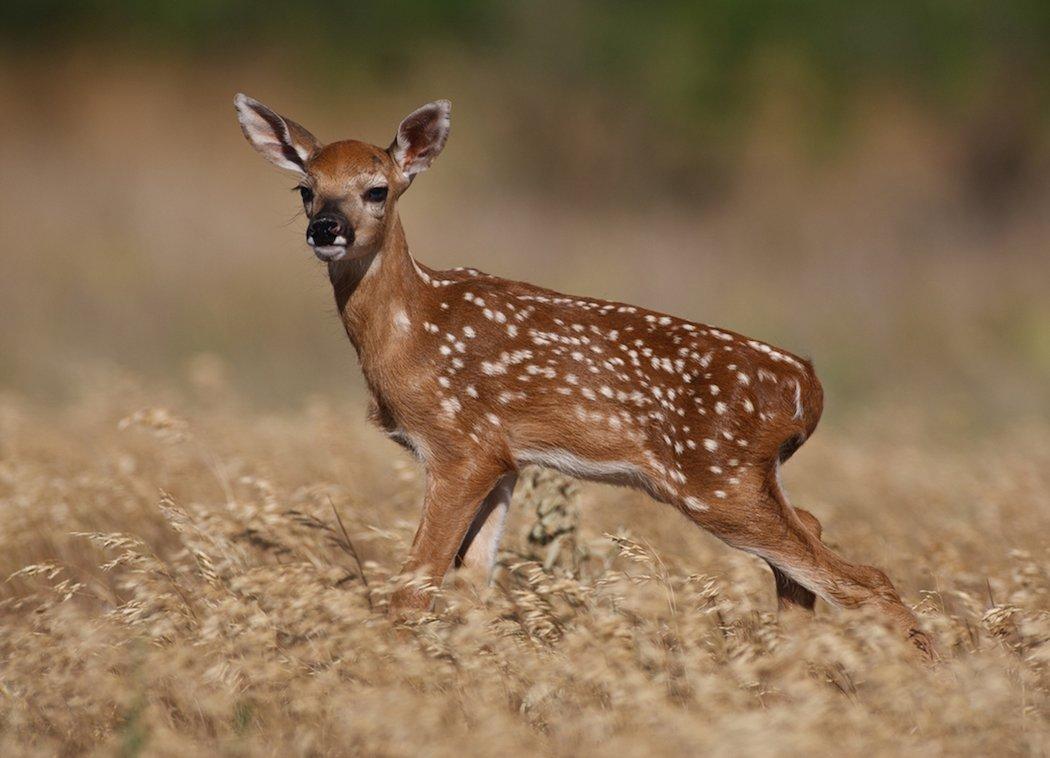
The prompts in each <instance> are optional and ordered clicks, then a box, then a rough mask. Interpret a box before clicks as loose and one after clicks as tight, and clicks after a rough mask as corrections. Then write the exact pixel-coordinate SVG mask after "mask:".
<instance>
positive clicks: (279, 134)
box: [233, 93, 321, 176]
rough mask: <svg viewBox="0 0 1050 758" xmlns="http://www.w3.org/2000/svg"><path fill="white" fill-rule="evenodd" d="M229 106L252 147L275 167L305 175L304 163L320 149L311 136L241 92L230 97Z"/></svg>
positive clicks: (315, 139) (287, 119)
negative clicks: (231, 106)
mask: <svg viewBox="0 0 1050 758" xmlns="http://www.w3.org/2000/svg"><path fill="white" fill-rule="evenodd" d="M233 104H234V107H236V109H237V121H239V122H240V124H241V131H242V132H244V136H245V137H246V138H247V139H248V142H250V143H251V145H252V147H254V148H255V149H256V150H258V151H259V152H260V153H262V155H263V157H264V158H266V160H268V161H270V163H272V164H273V165H275V166H277V168H283V169H284V170H285V171H292V172H295V173H297V174H300V175H302V176H305V175H306V162H307V161H308V160H310V158H311V156H313V154H314V153H315V152H317V151H318V150H319V149H320V147H321V144H320V143H319V142H318V141H317V138H316V137H314V135H312V134H310V132H308V131H307V130H306V129H304V128H303V127H301V126H299V124H297V123H295V122H294V121H292V120H291V119H290V118H285V117H284V116H281V115H279V114H277V113H275V112H274V111H272V110H270V109H269V108H267V107H266V106H265V105H263V104H262V103H260V102H259V101H258V100H255V99H254V98H251V97H248V96H247V95H245V94H243V93H238V94H237V97H235V98H233Z"/></svg>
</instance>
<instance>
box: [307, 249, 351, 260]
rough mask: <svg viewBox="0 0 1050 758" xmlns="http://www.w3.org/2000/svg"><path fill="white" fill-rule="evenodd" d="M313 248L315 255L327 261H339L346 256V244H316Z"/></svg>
mask: <svg viewBox="0 0 1050 758" xmlns="http://www.w3.org/2000/svg"><path fill="white" fill-rule="evenodd" d="M313 250H314V255H316V256H317V257H318V259H320V260H322V261H324V262H325V263H330V262H331V261H338V260H340V259H342V258H345V257H346V246H345V245H315V246H314V249H313Z"/></svg>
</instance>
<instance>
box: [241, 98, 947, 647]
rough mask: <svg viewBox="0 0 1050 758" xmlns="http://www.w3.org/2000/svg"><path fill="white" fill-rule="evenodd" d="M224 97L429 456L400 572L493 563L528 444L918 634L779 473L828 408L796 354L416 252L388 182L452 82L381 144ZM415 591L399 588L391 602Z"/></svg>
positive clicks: (401, 184)
mask: <svg viewBox="0 0 1050 758" xmlns="http://www.w3.org/2000/svg"><path fill="white" fill-rule="evenodd" d="M235 104H236V108H237V115H238V118H239V120H240V124H241V128H242V130H243V131H244V134H245V136H246V137H247V138H248V141H249V142H250V143H251V144H252V145H253V146H254V147H255V148H256V150H258V151H259V152H260V153H262V154H263V155H264V156H265V157H266V158H267V159H268V160H270V161H271V162H272V163H274V164H275V165H277V166H278V167H280V168H282V169H285V170H287V171H290V172H292V173H294V174H295V175H296V176H297V177H298V179H299V191H300V193H301V194H302V200H303V206H304V208H305V211H306V215H307V217H308V219H309V223H308V226H307V229H306V240H307V242H308V243H309V245H310V246H311V247H312V248H313V251H314V253H315V254H316V255H317V257H318V258H320V259H321V260H322V261H324V262H325V263H327V266H328V276H329V278H330V280H331V282H332V286H333V287H334V289H335V299H336V303H337V305H338V308H339V313H340V316H341V318H342V321H343V325H344V326H345V328H346V333H347V335H348V336H349V337H350V341H351V342H352V343H353V345H354V348H355V349H356V350H357V355H358V358H359V360H360V363H361V369H362V371H363V372H364V376H365V381H366V382H367V383H368V387H369V389H370V390H371V392H372V399H373V402H372V409H371V417H372V419H373V420H374V421H375V422H376V423H377V424H378V425H379V426H380V427H382V428H383V429H384V430H385V431H386V432H387V433H388V434H389V435H390V436H391V437H392V438H393V439H395V440H396V441H398V442H399V443H401V444H402V445H404V446H405V447H407V448H408V449H409V450H410V451H412V453H414V454H415V456H416V457H417V458H418V459H419V460H420V461H422V463H423V465H424V466H425V469H426V494H425V498H424V503H423V515H422V519H421V521H420V524H419V529H418V531H417V532H416V535H415V539H414V540H413V542H412V549H411V552H410V555H409V557H408V560H407V562H406V564H405V567H404V570H405V572H406V573H407V572H424V573H425V575H426V576H428V577H429V578H430V581H431V582H433V583H438V582H440V581H441V579H442V578H443V577H444V575H445V573H446V571H447V570H448V569H449V567H450V566H451V565H452V564H453V562H456V561H459V562H461V563H463V564H465V565H467V566H470V567H473V568H474V569H475V570H476V571H479V572H481V573H487V572H489V571H490V570H491V568H492V565H493V562H494V560H495V555H496V546H497V543H498V540H499V537H500V532H501V529H502V525H503V520H504V518H505V516H506V513H507V508H508V505H509V502H510V497H511V492H512V490H513V488H514V482H515V478H516V472H517V470H518V469H519V467H521V466H523V465H525V464H528V463H535V464H539V465H541V466H548V467H551V468H555V469H558V470H560V471H562V472H564V473H566V474H569V475H571V476H575V477H581V478H585V479H593V480H597V481H602V482H612V483H615V484H622V485H627V486H631V487H637V488H639V489H642V490H644V491H645V492H647V493H648V494H649V495H651V496H652V497H653V498H655V499H656V500H659V501H661V502H664V503H669V504H671V505H673V506H674V507H676V508H678V509H679V510H680V511H681V512H682V513H684V514H685V515H686V516H687V517H688V518H690V519H692V520H693V521H694V522H695V523H697V524H698V525H700V526H702V527H703V528H705V529H707V530H708V531H710V532H712V533H713V534H715V535H716V536H718V537H720V538H721V539H722V540H724V541H725V542H726V543H728V544H730V545H732V546H733V547H737V548H740V549H742V550H746V551H748V552H751V553H753V554H755V555H758V556H760V557H761V558H762V559H763V560H765V561H766V562H767V563H768V564H769V566H770V567H771V568H772V570H773V574H774V576H775V578H776V587H777V595H778V598H779V603H780V606H781V608H790V607H798V608H804V609H812V608H813V603H814V600H815V596H816V595H819V596H820V597H823V598H824V599H825V600H827V601H828V602H830V603H832V604H835V605H839V606H857V605H861V604H872V605H874V606H875V607H877V608H878V609H880V610H882V611H883V612H885V613H886V614H887V615H888V617H889V618H890V619H892V621H893V623H894V624H896V625H897V626H898V627H899V628H900V629H901V631H902V632H903V633H904V634H906V635H908V636H909V637H911V639H912V640H913V641H914V642H915V644H916V645H917V646H918V647H919V648H920V649H921V650H923V651H925V652H926V653H927V654H932V646H931V643H930V640H929V639H928V638H927V636H926V635H925V634H924V633H923V632H922V631H920V630H919V628H918V625H917V623H916V619H915V617H914V616H913V615H912V613H911V611H910V610H909V609H908V608H907V607H906V606H905V605H904V604H903V603H902V602H901V600H900V598H899V597H898V595H897V592H896V591H895V590H894V588H893V585H892V584H891V583H890V581H889V580H888V579H887V578H886V575H885V574H883V573H882V572H881V571H879V570H878V569H875V568H871V567H868V566H859V565H855V564H852V563H849V562H847V561H846V560H844V559H843V558H841V557H839V556H838V555H836V554H835V553H834V552H832V551H831V550H829V549H828V548H827V547H826V546H825V545H824V544H823V543H822V542H821V540H820V532H821V527H820V523H819V522H818V521H817V519H816V518H815V517H814V516H813V515H812V514H810V513H808V512H807V511H804V510H802V509H799V508H793V507H792V506H791V505H790V504H789V503H788V501H787V498H786V497H785V496H784V491H783V490H782V489H781V486H780V483H779V467H780V465H781V463H783V462H784V461H785V460H787V459H788V458H789V457H790V456H791V454H792V453H794V452H795V450H797V449H798V447H799V445H801V444H802V443H803V442H804V441H805V440H806V439H807V438H808V437H809V436H810V434H812V432H813V429H814V428H815V427H816V425H817V421H818V419H819V418H820V413H821V409H822V399H823V393H822V390H821V386H820V383H819V382H818V381H817V378H816V376H815V375H814V372H813V368H812V366H811V365H810V364H809V362H808V361H806V360H804V359H802V358H799V357H797V356H795V355H792V354H791V353H788V352H786V351H784V350H780V349H779V348H775V347H772V346H770V345H768V344H766V343H764V342H760V341H758V340H754V339H750V338H748V337H745V336H743V335H740V334H736V333H734V332H731V331H729V330H726V329H719V328H715V327H712V326H706V325H704V324H695V323H691V322H689V321H685V320H683V319H680V318H675V317H674V316H668V315H664V314H662V313H654V312H652V311H648V310H646V309H644V308H638V307H635V306H633V305H624V304H622V303H615V302H609V301H606V300H599V299H595V298H589V297H577V296H570V295H563V294H559V293H557V292H552V291H550V290H545V289H542V288H540V287H536V286H533V285H531V284H524V283H521V282H513V281H508V280H505V279H500V278H497V277H494V276H489V275H487V274H483V273H480V272H478V271H475V270H473V269H456V270H454V271H434V270H432V269H430V268H428V267H426V266H424V265H422V264H420V263H418V262H416V261H415V260H414V259H413V258H412V257H411V256H410V255H409V251H408V245H407V243H406V241H405V233H404V230H403V229H402V227H401V220H400V218H399V217H398V212H397V202H398V199H399V198H400V197H401V195H402V193H404V191H405V190H406V189H408V187H409V185H411V183H412V180H413V179H414V178H415V176H416V174H418V173H420V172H422V171H424V170H425V169H426V168H428V167H429V166H430V164H431V162H432V161H433V160H434V158H436V157H437V155H438V154H439V153H440V152H441V150H442V148H443V147H444V145H445V141H446V139H447V138H448V133H449V111H450V104H449V103H448V101H445V100H438V101H436V102H433V103H430V104H428V105H425V106H423V107H422V108H420V109H419V110H417V111H415V112H413V113H412V114H410V115H409V116H408V117H407V118H405V120H404V121H402V122H401V124H400V126H399V127H398V129H397V132H396V133H395V136H394V140H393V142H392V143H391V144H390V146H389V147H388V148H386V149H383V148H380V147H376V146H374V145H370V144H367V143H364V142H357V141H353V140H347V141H340V142H333V143H331V144H328V145H322V144H321V143H320V142H318V141H317V139H316V138H314V136H313V135H311V134H310V133H309V132H308V131H306V129H304V128H303V127H301V126H300V125H299V124H297V123H295V122H294V121H291V120H290V119H287V118H284V117H282V116H280V115H278V114H277V113H275V112H274V111H272V110H270V109H269V108H267V107H266V106H264V105H262V104H261V103H259V102H257V101H255V100H253V99H251V98H249V97H246V96H245V95H237V97H236V98H235ZM428 597H429V594H428V593H426V592H424V591H420V590H419V589H412V588H406V589H404V590H401V591H400V592H398V593H397V594H396V595H395V596H394V598H393V600H392V604H391V606H392V610H393V612H395V613H399V612H403V611H404V610H406V609H409V608H413V607H415V608H419V607H424V606H426V604H427V603H428V599H427V598H428Z"/></svg>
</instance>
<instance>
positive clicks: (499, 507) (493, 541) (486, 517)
mask: <svg viewBox="0 0 1050 758" xmlns="http://www.w3.org/2000/svg"><path fill="white" fill-rule="evenodd" d="M517 481H518V475H517V473H516V472H512V473H510V474H505V475H504V476H503V477H502V478H501V479H500V480H499V482H498V483H497V484H496V487H495V489H493V490H492V492H490V493H489V495H488V497H486V498H485V500H484V502H482V504H481V508H480V510H478V513H477V515H476V516H475V517H474V521H473V523H471V525H470V528H469V529H468V530H467V536H466V537H465V538H464V539H463V544H462V545H460V547H459V551H458V552H457V553H456V566H457V567H458V568H459V569H460V573H462V574H464V575H466V576H467V577H468V578H469V579H470V580H471V581H472V582H473V583H474V584H476V585H477V586H479V587H484V586H485V585H487V584H489V582H491V581H492V569H493V568H494V567H495V565H496V551H497V550H498V549H499V541H500V538H501V537H502V536H503V525H504V523H505V522H506V520H507V511H508V510H510V500H511V497H512V496H513V495H514V484H515V483H516V482H517Z"/></svg>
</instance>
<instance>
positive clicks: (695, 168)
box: [0, 0, 1050, 433]
mask: <svg viewBox="0 0 1050 758" xmlns="http://www.w3.org/2000/svg"><path fill="white" fill-rule="evenodd" d="M0 46H2V53H0V59H2V66H0V130H2V134H3V138H2V139H0V167H2V168H0V261H2V269H0V270H2V272H3V275H2V276H0V388H2V389H3V390H4V391H8V392H15V393H18V394H27V395H29V396H32V397H35V398H37V399H40V400H44V401H56V402H61V401H64V400H66V399H69V398H71V397H76V395H77V393H78V392H80V391H82V388H83V387H85V386H86V385H87V384H90V383H91V382H92V381H93V379H92V377H96V378H97V377H100V376H110V375H113V374H114V372H116V373H126V374H131V375H135V376H140V377H144V378H146V379H148V380H150V381H157V382H167V383H170V384H172V385H174V386H177V387H178V386H188V387H193V386H195V385H196V384H201V383H204V384H207V383H208V382H218V381H221V382H224V383H226V384H227V385H228V386H231V387H233V388H235V389H236V391H237V392H238V394H239V395H240V396H241V397H242V398H244V399H245V400H247V401H249V402H251V403H258V404H260V405H261V406H267V407H271V406H278V407H279V406H300V405H302V404H303V403H304V402H306V400H307V399H308V398H311V397H316V396H318V395H321V396H324V395H345V396H348V397H349V396H352V395H353V394H354V393H358V392H360V391H361V390H362V383H361V380H360V377H359V373H358V371H357V369H356V366H355V360H354V355H353V351H352V349H351V348H350V346H349V344H348V343H347V341H346V338H345V336H344V334H343V333H342V329H341V327H340V325H339V323H338V320H337V318H336V316H335V312H334V305H333V303H332V298H331V294H330V291H329V285H328V283H327V280H326V278H325V276H324V272H323V269H322V267H321V265H320V264H319V263H318V262H317V261H316V260H314V258H313V256H312V255H311V254H310V252H309V251H308V250H307V248H306V246H305V244H304V243H303V232H302V227H303V222H302V219H301V218H300V217H297V211H298V208H299V203H298V199H297V196H296V195H295V193H293V192H291V191H290V190H291V188H292V186H293V184H294V180H293V179H292V178H290V177H289V176H287V175H284V174H282V173H280V172H279V171H277V170H275V169H273V168H271V167H270V166H269V165H268V164H266V163H265V162H264V161H263V160H261V159H260V157H259V156H258V155H256V154H255V153H254V152H253V151H252V150H251V148H250V147H249V146H248V145H247V144H246V143H245V142H244V140H243V138H242V136H241V134H240V131H239V129H238V127H237V124H236V121H235V118H234V113H233V108H232V103H231V99H232V97H233V94H234V93H235V92H237V91H244V92H247V93H248V94H250V95H252V96H253V97H256V98H258V99H260V100H262V101H263V102H265V103H267V104H268V105H270V106H271V107H273V108H274V109H275V110H277V111H279V112H281V113H283V114H285V115H288V116H290V117H292V118H294V119H296V120H297V121H300V122H301V123H303V124H304V125H306V126H307V127H308V128H309V129H311V130H312V131H313V132H314V133H315V134H316V135H317V136H318V137H319V138H320V139H322V140H334V139H337V138H344V137H354V138H360V139H364V140H368V141H371V142H375V143H377V144H380V145H384V146H385V145H386V144H388V143H389V141H390V139H391V138H392V136H393V133H394V129H395V127H396V125H397V123H398V121H399V120H400V118H402V117H403V116H404V115H405V114H407V113H408V112H410V111H411V110H412V109H414V108H415V107H417V106H418V105H420V104H422V103H424V102H426V101H428V100H432V99H435V98H438V97H447V98H450V99H451V100H452V101H453V104H454V107H453V130H452V137H451V139H450V141H449V144H448V147H447V149H446V151H445V152H444V154H443V155H442V156H441V158H440V160H439V161H438V162H437V163H436V164H435V166H434V168H433V169H432V170H431V171H430V172H428V174H427V175H425V176H424V177H422V178H421V179H420V181H418V182H417V183H416V184H415V185H414V186H413V188H412V190H411V191H410V192H409V193H408V194H407V195H406V196H405V197H404V199H403V200H402V202H401V213H402V216H403V218H404V221H405V225H406V228H407V232H408V236H409V242H410V245H411V248H412V251H413V254H414V255H415V256H416V257H417V258H419V259H421V260H423V261H424V262H426V263H428V264H430V265H433V266H437V267H452V266H458V265H473V266H477V267H478V268H480V269H482V270H484V271H488V272H490V273H494V274H498V275H502V276H507V277H511V278H521V279H527V280H529V281H532V282H535V283H538V284H541V285H544V286H548V287H551V288H555V289H559V290H562V291H568V292H579V293H586V294H589V295H594V296H600V297H605V298H610V299H615V300H626V301H630V302H634V303H637V304H641V305H644V306H647V307H650V308H653V309H657V310H660V311H667V312H672V313H675V314H677V315H681V316H685V317H689V318H692V319H695V320H698V321H705V322H710V323H716V324H721V325H724V326H727V327H730V328H733V329H735V330H739V331H742V332H745V333H748V334H752V335H755V336H757V337H760V338H762V339H764V340H769V341H772V342H775V343H778V344H781V345H783V346H785V347H787V348H790V349H792V350H794V351H796V352H800V353H803V354H806V355H809V356H811V357H812V358H813V359H814V361H815V362H816V364H817V367H818V370H819V372H820V374H821V376H822V377H823V379H824V381H825V384H826V388H827V392H828V396H829V401H828V411H827V416H826V418H827V419H829V420H830V421H831V422H832V423H835V422H836V421H839V422H841V421H843V420H844V419H848V418H850V414H851V413H853V412H854V411H856V410H859V409H871V408H880V407H887V406H901V405H903V406H906V407H913V408H921V409H922V415H923V418H924V419H927V420H929V421H930V422H931V423H932V424H934V425H936V426H938V427H942V428H948V429H951V430H953V431H952V433H955V432H957V431H960V430H961V431H963V432H967V431H969V430H971V429H972V430H978V429H984V428H987V427H988V426H990V425H996V424H1000V423H1003V422H1004V421H1007V420H1020V419H1025V420H1028V421H1031V420H1033V418H1038V417H1043V418H1045V417H1046V416H1047V415H1048V414H1050V381H1048V379H1050V130H1048V126H1050V3H1047V2H1045V0H1031V1H1029V0H1010V1H1004V2H996V3H992V2H976V1H973V2H967V1H960V2H943V1H938V0H911V1H909V2H904V1H903V0H884V1H882V2H857V3H841V2H837V1H835V0H813V1H812V2H787V3H785V2H769V1H762V0H749V1H742V0H712V1H710V2H704V3H693V2H650V3H646V4H633V3H585V2H574V1H572V0H559V1H558V2H550V1H548V0H540V1H539V2H529V3H511V2H484V1H483V0H444V1H442V2H436V1H431V2H411V1H410V0H393V1H391V2H384V3H347V2H311V3H296V4H289V5H277V4H272V3H264V4H260V3H256V2H249V0H213V1H210V2H208V1H205V0H183V1H182V2H178V3H163V2H148V1H146V0H82V1H81V2H78V3H68V2H60V1H59V0H6V2H4V3H3V4H2V5H0ZM946 424H947V426H944V425H946Z"/></svg>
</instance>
